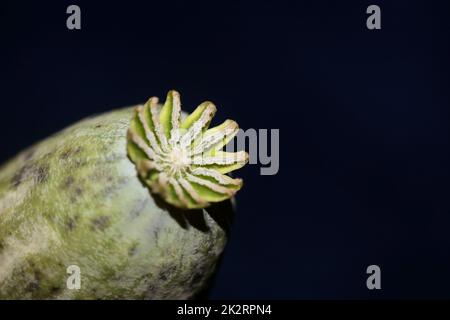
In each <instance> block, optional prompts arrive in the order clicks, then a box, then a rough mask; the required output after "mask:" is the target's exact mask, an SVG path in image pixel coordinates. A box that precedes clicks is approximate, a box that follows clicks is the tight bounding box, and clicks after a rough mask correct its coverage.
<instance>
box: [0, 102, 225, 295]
mask: <svg viewBox="0 0 450 320" xmlns="http://www.w3.org/2000/svg"><path fill="white" fill-rule="evenodd" d="M132 116H133V107H130V108H125V109H120V110H116V111H112V112H109V113H105V114H102V115H99V116H95V117H91V118H88V119H85V120H82V121H80V122H78V123H76V124H74V125H72V126H70V127H68V128H67V129H64V130H63V131H61V132H59V133H57V134H55V135H53V136H51V137H49V138H47V139H45V140H43V141H41V142H39V143H37V144H36V145H34V146H32V147H31V148H29V149H27V150H25V151H23V152H21V153H20V154H19V155H18V156H16V157H15V158H13V159H11V160H10V161H9V162H7V163H6V164H5V165H3V166H2V167H1V168H0V298H2V299H186V298H192V297H194V296H195V295H196V294H197V293H199V292H200V291H201V289H202V288H204V286H205V285H206V284H207V282H208V279H209V278H210V277H211V275H212V274H213V272H214V270H215V267H216V264H217V261H218V259H219V257H220V254H221V253H222V251H223V249H224V246H225V244H226V239H227V234H226V231H225V229H226V225H228V222H229V219H230V218H231V215H232V206H231V202H230V201H225V202H223V203H219V204H218V205H217V206H213V207H211V208H208V209H203V210H187V211H181V210H177V209H174V208H173V207H171V206H168V205H166V204H165V203H164V202H163V201H161V200H160V199H158V198H157V197H155V196H153V195H152V194H150V193H149V191H148V189H147V188H146V187H145V186H144V185H143V184H142V182H141V181H140V180H139V178H138V176H137V173H136V168H135V166H134V164H133V163H132V162H131V161H130V160H129V158H128V157H127V151H126V132H127V129H128V127H129V124H130V119H131V117H132ZM71 265H75V266H78V267H79V270H80V271H81V287H80V289H78V290H77V289H69V288H68V287H67V279H68V278H69V277H70V274H68V273H67V268H68V267H69V266H71Z"/></svg>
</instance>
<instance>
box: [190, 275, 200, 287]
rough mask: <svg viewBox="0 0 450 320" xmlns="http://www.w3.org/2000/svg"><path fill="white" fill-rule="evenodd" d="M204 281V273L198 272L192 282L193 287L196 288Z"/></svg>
mask: <svg viewBox="0 0 450 320" xmlns="http://www.w3.org/2000/svg"><path fill="white" fill-rule="evenodd" d="M202 279H203V273H201V272H197V273H195V274H194V276H193V277H192V280H191V286H195V285H196V284H198V283H199V282H200V281H201V280H202Z"/></svg>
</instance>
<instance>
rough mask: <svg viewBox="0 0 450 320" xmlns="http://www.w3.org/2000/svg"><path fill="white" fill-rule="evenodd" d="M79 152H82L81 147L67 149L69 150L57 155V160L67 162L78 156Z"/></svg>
mask: <svg viewBox="0 0 450 320" xmlns="http://www.w3.org/2000/svg"><path fill="white" fill-rule="evenodd" d="M81 151H83V147H81V146H78V147H72V148H70V147H69V148H66V149H64V150H63V151H62V152H61V154H60V155H59V158H60V159H61V160H68V159H69V158H71V157H72V156H74V155H76V154H79V153H80V152H81Z"/></svg>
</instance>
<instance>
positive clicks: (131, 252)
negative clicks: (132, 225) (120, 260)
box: [128, 242, 138, 257]
mask: <svg viewBox="0 0 450 320" xmlns="http://www.w3.org/2000/svg"><path fill="white" fill-rule="evenodd" d="M137 247H138V244H137V243H136V242H133V243H132V244H131V245H130V247H129V248H128V256H129V257H132V256H134V255H135V254H136V252H137Z"/></svg>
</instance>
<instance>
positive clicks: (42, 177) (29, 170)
mask: <svg viewBox="0 0 450 320" xmlns="http://www.w3.org/2000/svg"><path fill="white" fill-rule="evenodd" d="M49 171H50V167H49V165H48V164H42V165H37V164H35V163H34V164H25V165H24V166H23V167H22V168H20V169H19V170H18V171H17V172H16V173H15V174H14V176H13V177H12V179H11V185H12V186H13V187H14V188H16V187H18V186H19V185H20V184H21V183H22V182H23V181H25V180H27V179H28V178H32V179H34V181H35V182H36V183H44V182H46V181H47V179H48V175H49Z"/></svg>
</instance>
